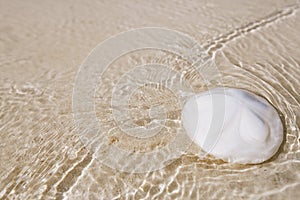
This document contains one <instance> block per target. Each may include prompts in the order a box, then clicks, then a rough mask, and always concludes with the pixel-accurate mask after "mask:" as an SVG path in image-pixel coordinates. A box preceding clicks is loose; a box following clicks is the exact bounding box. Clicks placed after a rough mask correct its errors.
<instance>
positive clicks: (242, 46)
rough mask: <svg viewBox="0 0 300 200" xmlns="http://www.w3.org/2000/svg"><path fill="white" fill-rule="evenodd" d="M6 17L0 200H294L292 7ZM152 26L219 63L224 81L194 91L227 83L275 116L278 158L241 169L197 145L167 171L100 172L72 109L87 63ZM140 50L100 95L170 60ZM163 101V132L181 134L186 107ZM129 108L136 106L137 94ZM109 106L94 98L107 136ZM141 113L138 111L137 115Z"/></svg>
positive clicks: (30, 7) (159, 140)
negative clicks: (260, 100)
mask: <svg viewBox="0 0 300 200" xmlns="http://www.w3.org/2000/svg"><path fill="white" fill-rule="evenodd" d="M0 19H1V21H0V69H1V72H0V141H1V143H0V199H55V198H56V199H62V198H66V199H176V198H177V199H272V200H273V199H299V197H300V192H299V191H300V176H299V174H300V136H299V128H300V120H299V119H300V95H299V87H300V82H299V77H300V66H299V65H300V59H299V55H300V50H299V46H300V37H299V32H300V8H299V4H298V2H297V1H281V0H277V1H272V0H268V1H259V0H255V1H247V2H246V1H237V0H235V1H229V0H225V1H224V0H216V1H199V2H196V1H195V2H188V1H186V2H185V1H178V2H172V1H160V2H156V3H153V2H152V3H151V2H146V1H143V2H142V1H130V2H125V1H110V2H101V1H89V2H85V3H83V2H80V1H71V0H67V1H63V2H61V1H43V2H38V1H34V0H28V1H26V2H25V1H15V0H12V1H4V0H1V1H0ZM153 26H155V27H163V28H168V29H174V30H178V31H181V32H183V33H186V34H188V35H190V36H192V37H194V38H195V39H196V40H197V41H198V42H199V43H200V44H201V45H202V47H203V49H204V50H205V51H206V52H207V54H208V55H210V56H211V57H212V58H214V59H215V63H216V66H217V67H218V69H219V72H220V74H221V80H222V82H220V81H214V80H211V81H210V82H207V83H205V84H202V85H199V88H198V89H199V91H203V90H205V88H207V87H215V86H220V85H222V86H228V87H236V88H241V89H246V90H249V91H252V92H254V93H256V94H258V95H260V96H263V97H265V98H266V99H267V100H268V101H269V102H270V103H271V104H272V105H273V106H274V107H275V108H277V109H278V112H279V113H281V118H282V121H283V123H284V127H285V133H284V134H285V138H284V143H283V144H282V146H281V148H280V150H279V152H278V153H277V154H276V155H275V156H274V157H273V158H272V159H271V160H269V161H267V162H265V163H263V164H259V165H237V164H230V163H225V162H223V161H221V160H216V159H214V158H213V157H206V158H205V159H200V158H198V157H197V156H196V155H195V154H193V153H192V152H193V151H192V150H193V149H196V150H195V151H198V150H199V149H197V147H196V146H192V147H191V149H192V150H191V152H187V153H186V154H185V155H183V156H181V157H180V158H179V159H177V160H175V161H174V162H170V163H171V164H170V165H168V166H167V167H165V168H163V169H161V170H157V171H154V172H148V173H141V174H132V173H126V172H121V171H118V170H116V169H113V168H110V167H108V166H106V165H105V164H102V162H101V160H99V158H97V159H96V157H95V155H94V154H93V152H92V151H90V150H88V149H87V148H86V147H85V145H84V144H83V143H82V141H81V140H80V137H79V135H80V133H78V130H77V129H76V127H75V125H74V120H73V113H72V92H73V88H74V84H75V80H76V74H77V71H78V70H79V67H80V65H81V63H82V62H83V60H84V59H85V58H86V57H87V55H88V54H89V52H90V51H91V50H92V49H93V48H94V47H95V46H96V45H97V44H99V43H100V42H102V41H104V40H105V39H107V38H109V37H111V36H113V35H115V34H118V33H120V32H123V31H128V30H131V29H134V28H142V27H153ZM141 54H142V56H141ZM141 54H138V53H133V54H130V55H126V56H124V58H120V60H119V61H117V62H118V63H114V64H113V65H112V66H110V68H109V69H108V70H107V71H106V76H105V77H110V76H111V78H108V82H105V81H104V83H105V84H103V85H101V87H100V86H99V88H98V90H97V94H103V93H101V92H102V91H109V90H110V89H111V87H112V85H113V84H112V82H111V81H112V80H113V79H116V80H118V79H120V76H121V74H120V73H121V72H122V69H123V71H126V66H131V65H134V64H135V65H137V64H139V63H140V64H142V63H143V62H145V60H146V61H151V60H155V61H156V62H159V63H168V64H170V63H172V62H173V60H174V59H173V58H174V56H173V55H171V54H168V53H165V52H152V51H151V52H149V51H144V52H141ZM177 64H178V66H181V65H182V66H185V63H184V62H179V63H177ZM116 65H117V67H116ZM141 90H142V91H144V92H145V93H146V94H147V95H150V96H151V93H153V91H152V90H151V89H149V88H148V89H147V88H142V89H141ZM162 96H163V98H166V99H171V100H172V101H164V99H163V98H161V99H160V98H159V97H155V99H156V100H157V102H158V104H165V105H166V106H167V108H168V109H169V110H170V112H167V114H166V118H167V119H169V121H168V124H167V126H168V127H173V128H174V127H175V128H177V127H176V126H178V124H176V123H174V122H176V121H178V120H180V108H179V107H180V106H178V105H177V100H176V98H175V97H173V96H172V94H171V93H169V92H168V91H164V92H163V94H162ZM97 97H98V98H99V99H98V101H97ZM107 98H110V96H107ZM131 100H132V102H131V103H130V104H131V105H133V108H134V105H135V103H136V102H138V94H137V95H136V96H134V95H133V97H132V99H131ZM138 103H139V102H138ZM139 105H143V106H147V104H144V103H143V102H142V103H140V104H139ZM106 106H107V105H106V104H105V102H102V101H101V95H100V96H96V112H97V117H98V118H99V120H100V121H101V120H102V121H105V122H107V124H106V126H104V129H105V130H106V131H109V130H110V129H111V128H112V126H113V124H111V123H110V122H111V121H109V120H107V117H108V116H107V115H106V112H104V111H106V110H105V109H106ZM108 106H109V105H108ZM171 111H172V112H171ZM173 111H174V112H173ZM139 112H140V110H138V113H136V112H133V113H132V116H133V118H134V117H136V116H139V115H140V114H141V113H139ZM135 120H136V123H137V124H140V125H141V126H144V125H145V124H147V120H146V121H140V119H139V118H137V119H135ZM168 130H169V129H168ZM172 135H173V134H172V132H171V133H170V134H163V135H162V137H158V136H159V135H158V136H157V137H156V138H152V139H151V140H150V144H148V143H145V142H140V143H138V142H137V143H134V144H135V145H136V146H135V147H134V148H133V146H134V145H132V144H133V142H132V141H131V140H130V139H128V137H127V136H126V135H125V134H123V133H122V132H116V133H115V134H113V135H108V139H109V140H108V142H110V143H111V145H118V146H119V147H120V148H122V149H125V150H128V151H151V150H152V149H155V148H157V146H159V147H160V145H161V146H164V145H167V144H168V142H169V141H171V140H172ZM147 145H148V146H147ZM145 146H146V147H147V148H146V147H145Z"/></svg>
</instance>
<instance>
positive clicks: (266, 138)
mask: <svg viewBox="0 0 300 200" xmlns="http://www.w3.org/2000/svg"><path fill="white" fill-rule="evenodd" d="M182 123H183V126H184V128H185V130H186V132H187V134H188V135H189V137H190V138H191V139H192V140H193V141H194V142H195V143H196V144H197V145H199V146H200V147H201V148H202V149H203V150H204V151H206V152H207V153H209V154H211V155H214V156H215V157H216V158H220V159H223V160H225V161H228V162H234V163H241V164H254V163H261V162H264V161H266V160H268V159H269V158H271V157H272V156H273V155H274V154H275V153H276V152H277V151H278V149H279V146H280V145H281V143H282V140H283V126H282V122H281V120H280V117H279V115H278V113H277V111H276V109H275V108H274V107H273V106H272V105H271V104H270V103H269V102H268V101H267V100H265V99H264V98H262V97H259V96H257V95H255V94H253V93H250V92H247V91H245V90H240V89H232V88H215V89H212V90H209V91H207V92H203V93H200V94H197V95H195V96H193V97H191V98H190V99H189V100H188V101H187V102H186V104H185V106H184V108H183V112H182Z"/></svg>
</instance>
